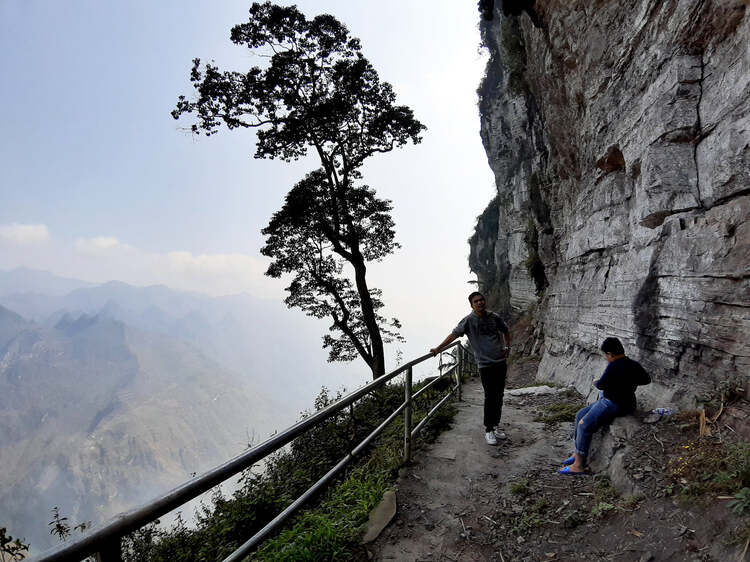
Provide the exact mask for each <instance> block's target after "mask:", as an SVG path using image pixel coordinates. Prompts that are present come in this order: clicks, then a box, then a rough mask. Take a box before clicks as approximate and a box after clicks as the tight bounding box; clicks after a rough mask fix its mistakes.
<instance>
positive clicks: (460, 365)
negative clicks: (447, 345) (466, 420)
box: [456, 343, 464, 402]
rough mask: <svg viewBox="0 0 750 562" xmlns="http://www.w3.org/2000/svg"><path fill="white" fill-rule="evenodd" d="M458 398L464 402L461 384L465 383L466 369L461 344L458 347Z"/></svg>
mask: <svg viewBox="0 0 750 562" xmlns="http://www.w3.org/2000/svg"><path fill="white" fill-rule="evenodd" d="M456 363H457V365H456V388H457V390H456V398H457V399H458V401H459V402H461V401H462V400H463V397H462V396H461V383H462V382H463V380H462V379H463V376H464V369H463V346H462V345H461V344H460V343H459V344H458V345H457V346H456Z"/></svg>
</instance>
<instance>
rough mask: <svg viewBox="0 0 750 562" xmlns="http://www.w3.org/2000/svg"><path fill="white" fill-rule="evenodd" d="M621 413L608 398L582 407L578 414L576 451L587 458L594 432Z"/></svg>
mask: <svg viewBox="0 0 750 562" xmlns="http://www.w3.org/2000/svg"><path fill="white" fill-rule="evenodd" d="M618 414H619V408H618V407H617V404H615V403H614V402H612V401H611V400H609V399H607V398H599V400H597V401H596V402H594V403H593V404H589V405H588V406H586V407H585V408H582V409H581V410H579V411H578V413H577V414H576V426H575V444H576V453H578V454H579V455H581V456H582V457H584V458H586V457H587V456H588V454H589V447H591V438H592V437H593V435H594V433H596V431H597V430H598V429H599V428H601V427H604V426H605V425H609V424H610V423H612V420H614V419H615V418H616V417H617V416H618Z"/></svg>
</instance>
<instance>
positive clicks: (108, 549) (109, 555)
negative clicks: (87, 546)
mask: <svg viewBox="0 0 750 562" xmlns="http://www.w3.org/2000/svg"><path fill="white" fill-rule="evenodd" d="M95 559H96V562H122V550H121V548H120V539H112V541H110V542H108V543H107V544H106V545H105V546H104V547H103V548H102V549H101V550H100V551H99V552H97V553H96V556H95Z"/></svg>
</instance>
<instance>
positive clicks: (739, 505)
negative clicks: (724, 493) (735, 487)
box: [729, 488, 750, 515]
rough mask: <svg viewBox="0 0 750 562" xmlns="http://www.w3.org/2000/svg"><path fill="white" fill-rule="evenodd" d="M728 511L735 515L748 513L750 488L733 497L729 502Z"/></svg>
mask: <svg viewBox="0 0 750 562" xmlns="http://www.w3.org/2000/svg"><path fill="white" fill-rule="evenodd" d="M729 509H731V510H732V511H734V512H735V513H736V514H737V515H745V514H746V513H750V488H742V489H741V490H740V491H739V492H737V493H736V494H735V495H734V499H733V500H731V501H730V502H729Z"/></svg>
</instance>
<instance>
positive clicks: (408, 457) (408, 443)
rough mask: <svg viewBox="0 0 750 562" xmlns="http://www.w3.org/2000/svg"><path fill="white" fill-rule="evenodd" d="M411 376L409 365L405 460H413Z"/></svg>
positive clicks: (405, 416) (406, 387) (406, 379)
mask: <svg viewBox="0 0 750 562" xmlns="http://www.w3.org/2000/svg"><path fill="white" fill-rule="evenodd" d="M411 378H412V369H411V367H409V368H408V369H407V370H406V377H405V380H404V402H405V403H406V407H405V408H404V462H405V463H409V462H411Z"/></svg>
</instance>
